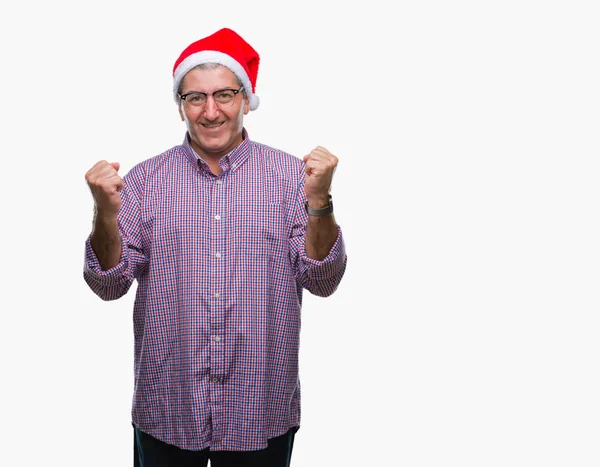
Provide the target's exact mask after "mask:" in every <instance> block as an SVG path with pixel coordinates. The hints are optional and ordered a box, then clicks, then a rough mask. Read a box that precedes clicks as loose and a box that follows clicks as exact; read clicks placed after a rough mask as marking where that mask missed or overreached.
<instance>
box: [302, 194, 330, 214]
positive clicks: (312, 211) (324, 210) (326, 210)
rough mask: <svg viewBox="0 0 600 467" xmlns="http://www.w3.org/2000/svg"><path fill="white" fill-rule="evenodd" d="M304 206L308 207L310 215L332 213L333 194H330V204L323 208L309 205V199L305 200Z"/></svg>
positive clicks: (307, 210)
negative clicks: (314, 207)
mask: <svg viewBox="0 0 600 467" xmlns="http://www.w3.org/2000/svg"><path fill="white" fill-rule="evenodd" d="M304 206H305V207H306V212H307V213H308V215H309V216H326V215H327V214H331V213H332V212H333V201H332V200H331V195H329V204H328V205H327V206H325V207H324V208H321V209H313V208H311V207H310V206H309V205H308V201H305V202H304Z"/></svg>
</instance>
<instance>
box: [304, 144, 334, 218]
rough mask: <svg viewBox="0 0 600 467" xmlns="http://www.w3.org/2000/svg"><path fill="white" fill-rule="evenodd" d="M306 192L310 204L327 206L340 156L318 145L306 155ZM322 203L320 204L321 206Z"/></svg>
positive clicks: (317, 206)
mask: <svg viewBox="0 0 600 467" xmlns="http://www.w3.org/2000/svg"><path fill="white" fill-rule="evenodd" d="M303 160H304V163H305V164H306V166H305V168H304V171H305V172H306V178H305V180H304V192H305V193H306V198H307V200H308V204H309V206H311V207H314V208H316V209H318V208H320V207H323V206H327V204H328V195H329V190H330V189H331V181H332V179H333V173H334V172H335V168H336V166H337V163H338V158H337V157H335V156H334V155H333V154H331V153H330V152H329V151H328V150H327V149H325V148H324V147H322V146H317V147H316V148H315V149H313V150H312V151H311V152H310V153H309V154H307V155H306V156H304V159H303ZM319 205H320V206H319Z"/></svg>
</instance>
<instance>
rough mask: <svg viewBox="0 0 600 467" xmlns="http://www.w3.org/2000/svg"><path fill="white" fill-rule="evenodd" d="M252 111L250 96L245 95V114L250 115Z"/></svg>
mask: <svg viewBox="0 0 600 467" xmlns="http://www.w3.org/2000/svg"><path fill="white" fill-rule="evenodd" d="M249 112H250V99H248V96H244V115H248V113H249Z"/></svg>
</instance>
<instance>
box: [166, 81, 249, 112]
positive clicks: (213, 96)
mask: <svg viewBox="0 0 600 467" xmlns="http://www.w3.org/2000/svg"><path fill="white" fill-rule="evenodd" d="M243 90H244V86H241V87H240V88H239V89H232V88H223V89H217V90H216V91H215V92H200V91H190V92H186V93H185V94H179V93H177V95H178V96H179V98H180V99H181V100H182V101H184V102H188V103H189V101H187V98H188V97H189V96H192V95H194V96H197V95H199V94H200V95H202V94H203V95H204V96H206V101H205V102H204V104H199V105H195V104H189V105H191V106H192V107H204V106H205V105H206V104H207V103H208V96H212V98H213V101H214V102H215V104H216V105H217V107H221V106H222V105H226V106H227V105H232V104H233V101H235V98H236V97H237V95H238V94H239V93H240V92H242V91H243ZM223 91H231V92H233V99H232V101H231V104H219V103H218V102H217V100H216V99H215V94H218V93H220V92H223Z"/></svg>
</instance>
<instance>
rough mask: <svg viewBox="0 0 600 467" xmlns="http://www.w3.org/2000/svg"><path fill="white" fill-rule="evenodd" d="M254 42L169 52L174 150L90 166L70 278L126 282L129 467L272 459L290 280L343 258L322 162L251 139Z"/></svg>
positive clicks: (290, 407)
mask: <svg viewBox="0 0 600 467" xmlns="http://www.w3.org/2000/svg"><path fill="white" fill-rule="evenodd" d="M258 64H259V55H258V53H257V52H256V51H255V50H254V49H253V48H252V47H251V46H250V45H249V44H248V43H247V42H246V41H245V40H244V39H242V38H241V37H240V36H239V35H238V34H236V33H235V32H234V31H232V30H230V29H222V30H220V31H217V32H216V33H214V34H212V35H211V36H208V37H205V38H203V39H200V40H199V41H197V42H195V43H193V44H191V45H190V46H189V47H187V48H186V49H185V50H184V51H183V52H182V54H181V56H180V57H179V58H178V59H177V61H176V62H175V66H174V68H173V93H174V98H175V101H176V102H177V105H178V108H179V114H180V116H181V119H182V120H183V121H185V123H186V126H187V132H186V135H185V138H184V141H183V144H182V145H180V146H175V147H173V148H172V149H170V150H168V151H166V152H165V153H163V154H160V155H159V156H156V157H153V158H151V159H148V160H145V161H144V162H141V163H140V164H138V165H136V166H135V167H133V168H132V169H131V171H130V172H129V173H128V174H127V175H126V176H125V178H124V179H123V180H122V179H121V177H120V176H119V174H118V170H119V164H118V163H117V162H112V163H109V162H107V161H101V162H98V163H97V164H96V165H94V166H93V167H92V168H91V169H90V170H89V171H88V172H87V174H86V180H87V183H88V185H89V187H90V189H91V192H92V195H93V198H94V201H95V215H94V223H93V230H92V233H91V235H90V237H89V238H88V240H87V242H86V261H85V268H84V278H85V280H86V282H87V283H88V284H89V286H90V287H91V289H92V290H93V291H94V292H95V293H96V294H98V295H99V296H100V297H101V298H102V299H104V300H114V299H117V298H119V297H121V296H123V295H124V294H125V293H126V292H127V291H128V289H129V287H130V286H131V284H132V282H133V280H134V279H136V280H137V281H138V289H137V294H136V299H135V305H134V311H133V320H134V337H135V390H134V398H133V407H132V422H133V425H134V431H135V449H136V454H135V456H136V462H139V465H141V466H144V467H148V466H167V465H177V466H185V465H194V466H200V465H207V462H208V459H210V461H211V465H212V466H213V467H219V466H245V465H259V466H287V465H289V462H290V457H291V451H292V446H293V440H294V434H295V432H296V431H297V429H298V428H299V425H300V385H299V380H298V344H299V333H300V308H301V303H302V291H303V289H307V290H308V291H310V292H311V293H312V294H314V295H317V296H323V297H325V296H328V295H330V294H332V293H333V292H334V291H335V290H336V288H337V286H338V284H339V283H340V281H341V279H342V276H343V274H344V270H345V267H346V254H345V248H344V243H343V239H342V235H341V230H340V228H339V226H338V225H337V224H336V222H335V219H334V216H333V205H332V200H331V196H330V194H329V193H330V187H331V181H332V177H333V173H334V170H335V167H336V165H337V162H338V159H337V158H336V157H335V156H334V155H332V154H331V153H329V152H328V151H327V150H326V149H324V148H322V147H317V148H316V149H314V150H313V151H311V153H310V154H308V155H307V156H305V157H304V159H303V160H300V159H299V158H296V157H293V156H291V155H288V154H286V153H284V152H282V151H280V150H277V149H273V148H270V147H268V146H265V145H263V144H259V143H256V142H253V141H251V140H250V139H249V135H248V133H247V132H246V130H245V129H244V127H243V119H244V116H245V115H247V114H248V112H249V111H250V110H255V109H256V108H257V107H258V105H259V100H258V96H257V95H256V94H255V90H256V78H257V73H258Z"/></svg>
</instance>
